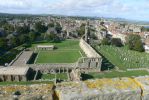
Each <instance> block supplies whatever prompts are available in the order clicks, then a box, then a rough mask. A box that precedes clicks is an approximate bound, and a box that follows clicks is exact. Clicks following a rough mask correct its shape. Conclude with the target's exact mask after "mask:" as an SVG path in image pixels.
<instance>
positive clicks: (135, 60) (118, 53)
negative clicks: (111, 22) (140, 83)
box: [96, 45, 149, 70]
mask: <svg viewBox="0 0 149 100" xmlns="http://www.w3.org/2000/svg"><path fill="white" fill-rule="evenodd" d="M96 49H97V51H99V52H100V53H101V54H102V55H103V56H104V57H105V58H106V59H107V60H109V62H111V63H112V64H113V65H114V66H117V67H118V68H120V69H122V70H125V69H128V68H145V67H149V54H148V53H140V52H136V51H132V50H128V49H127V47H121V48H119V47H114V46H103V45H101V46H99V47H97V48H96Z"/></svg>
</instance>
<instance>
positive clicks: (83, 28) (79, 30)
mask: <svg viewBox="0 0 149 100" xmlns="http://www.w3.org/2000/svg"><path fill="white" fill-rule="evenodd" d="M77 32H78V35H79V36H83V35H84V34H85V24H82V25H81V26H80V28H79V29H78V30H77Z"/></svg>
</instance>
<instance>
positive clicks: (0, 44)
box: [0, 38, 7, 48]
mask: <svg viewBox="0 0 149 100" xmlns="http://www.w3.org/2000/svg"><path fill="white" fill-rule="evenodd" d="M6 46H7V41H6V39H5V38H0V47H1V48H5V47H6Z"/></svg>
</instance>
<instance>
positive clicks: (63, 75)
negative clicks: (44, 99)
mask: <svg viewBox="0 0 149 100" xmlns="http://www.w3.org/2000/svg"><path fill="white" fill-rule="evenodd" d="M56 78H57V79H61V80H67V79H68V77H67V74H66V73H61V74H56ZM41 79H55V74H43V75H42V77H41Z"/></svg>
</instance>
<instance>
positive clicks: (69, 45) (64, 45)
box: [32, 40, 80, 50]
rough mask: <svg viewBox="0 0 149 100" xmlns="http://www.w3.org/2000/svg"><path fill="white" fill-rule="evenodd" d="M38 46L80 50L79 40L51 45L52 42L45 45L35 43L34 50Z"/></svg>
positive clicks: (44, 43)
mask: <svg viewBox="0 0 149 100" xmlns="http://www.w3.org/2000/svg"><path fill="white" fill-rule="evenodd" d="M37 45H54V46H55V47H57V48H58V49H57V50H68V49H69V50H80V47H79V40H65V41H62V42H60V43H50V42H43V43H33V44H32V49H34V48H35V47H36V46H37Z"/></svg>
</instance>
